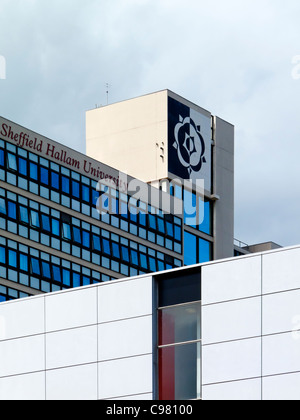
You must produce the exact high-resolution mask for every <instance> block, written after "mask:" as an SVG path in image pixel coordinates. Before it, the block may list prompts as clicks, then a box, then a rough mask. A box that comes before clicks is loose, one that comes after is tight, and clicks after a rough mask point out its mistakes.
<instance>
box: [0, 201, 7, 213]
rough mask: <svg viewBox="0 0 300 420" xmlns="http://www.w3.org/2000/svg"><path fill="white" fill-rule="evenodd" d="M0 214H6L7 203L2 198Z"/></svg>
mask: <svg viewBox="0 0 300 420" xmlns="http://www.w3.org/2000/svg"><path fill="white" fill-rule="evenodd" d="M0 214H6V203H5V200H4V198H0Z"/></svg>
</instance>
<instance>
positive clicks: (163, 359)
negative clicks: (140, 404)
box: [159, 343, 201, 401]
mask: <svg viewBox="0 0 300 420" xmlns="http://www.w3.org/2000/svg"><path fill="white" fill-rule="evenodd" d="M196 398H201V347H200V343H192V344H185V345H180V346H174V347H166V348H163V349H159V399H160V400H169V401H174V400H191V399H196Z"/></svg>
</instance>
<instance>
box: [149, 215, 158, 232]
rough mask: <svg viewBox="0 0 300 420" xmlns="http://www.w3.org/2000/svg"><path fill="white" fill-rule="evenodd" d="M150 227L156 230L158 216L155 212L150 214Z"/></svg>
mask: <svg viewBox="0 0 300 420" xmlns="http://www.w3.org/2000/svg"><path fill="white" fill-rule="evenodd" d="M149 227H150V228H151V229H153V230H156V229H157V228H156V217H155V216H153V214H149Z"/></svg>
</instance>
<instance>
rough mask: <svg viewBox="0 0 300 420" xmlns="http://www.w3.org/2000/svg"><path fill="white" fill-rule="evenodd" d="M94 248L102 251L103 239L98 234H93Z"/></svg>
mask: <svg viewBox="0 0 300 420" xmlns="http://www.w3.org/2000/svg"><path fill="white" fill-rule="evenodd" d="M93 249H94V251H97V252H101V241H100V237H99V236H97V235H93Z"/></svg>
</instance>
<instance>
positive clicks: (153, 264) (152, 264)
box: [149, 257, 157, 273]
mask: <svg viewBox="0 0 300 420" xmlns="http://www.w3.org/2000/svg"><path fill="white" fill-rule="evenodd" d="M149 266H150V270H151V271H152V272H153V273H155V272H156V271H157V268H156V260H155V258H153V257H149Z"/></svg>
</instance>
